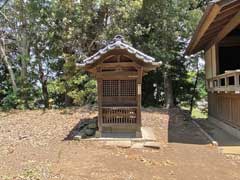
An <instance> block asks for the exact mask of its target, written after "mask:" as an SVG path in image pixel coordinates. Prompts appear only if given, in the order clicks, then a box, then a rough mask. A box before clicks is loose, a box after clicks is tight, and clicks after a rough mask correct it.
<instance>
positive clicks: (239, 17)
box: [206, 11, 240, 49]
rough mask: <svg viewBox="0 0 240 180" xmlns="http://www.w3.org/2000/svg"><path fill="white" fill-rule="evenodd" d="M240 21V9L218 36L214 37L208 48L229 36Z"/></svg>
mask: <svg viewBox="0 0 240 180" xmlns="http://www.w3.org/2000/svg"><path fill="white" fill-rule="evenodd" d="M239 23H240V11H239V12H238V13H237V14H236V15H235V16H234V17H233V18H232V19H231V20H230V21H229V23H227V25H225V27H224V28H223V29H222V30H221V31H220V32H219V33H218V34H217V36H216V38H214V39H213V40H212V41H211V42H210V43H209V44H208V46H207V47H206V49H208V48H210V47H211V46H212V45H213V44H216V43H218V42H220V41H221V40H222V39H223V38H224V37H226V36H227V34H228V33H230V32H231V31H232V30H233V29H234V28H235V27H237V26H238V25H239Z"/></svg>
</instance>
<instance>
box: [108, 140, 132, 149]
mask: <svg viewBox="0 0 240 180" xmlns="http://www.w3.org/2000/svg"><path fill="white" fill-rule="evenodd" d="M105 145H107V146H116V147H121V148H130V147H131V145H132V143H131V141H107V142H106V144H105Z"/></svg>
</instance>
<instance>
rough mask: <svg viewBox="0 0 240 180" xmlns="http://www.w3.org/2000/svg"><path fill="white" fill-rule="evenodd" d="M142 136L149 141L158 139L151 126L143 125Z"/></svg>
mask: <svg viewBox="0 0 240 180" xmlns="http://www.w3.org/2000/svg"><path fill="white" fill-rule="evenodd" d="M141 131H142V138H143V139H145V140H149V141H156V136H155V134H154V132H153V129H152V128H150V127H142V128H141Z"/></svg>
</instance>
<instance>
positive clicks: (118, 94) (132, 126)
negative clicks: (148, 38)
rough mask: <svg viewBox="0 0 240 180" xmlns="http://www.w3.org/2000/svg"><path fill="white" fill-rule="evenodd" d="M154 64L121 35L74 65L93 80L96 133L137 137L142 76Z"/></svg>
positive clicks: (157, 64) (156, 65) (139, 126)
mask: <svg viewBox="0 0 240 180" xmlns="http://www.w3.org/2000/svg"><path fill="white" fill-rule="evenodd" d="M154 61H155V59H154V58H152V57H150V56H148V55H146V54H144V53H142V52H140V51H138V50H136V49H134V48H133V47H131V46H130V45H129V44H128V43H126V42H125V41H124V38H123V37H122V36H115V38H114V39H113V40H112V41H111V42H110V43H109V44H108V45H107V46H106V47H105V48H103V49H100V50H99V51H98V52H97V53H95V54H94V55H93V56H91V57H89V58H87V59H85V60H84V61H83V63H82V64H77V66H78V67H83V68H84V69H85V70H86V71H88V72H90V73H92V74H93V75H94V77H95V78H96V79H97V86H98V90H97V91H98V110H99V114H98V127H99V131H100V133H102V132H136V136H139V135H137V134H139V132H140V128H141V86H142V77H143V76H144V75H146V74H147V73H148V72H149V71H152V70H154V69H156V67H158V66H159V65H160V63H158V62H154Z"/></svg>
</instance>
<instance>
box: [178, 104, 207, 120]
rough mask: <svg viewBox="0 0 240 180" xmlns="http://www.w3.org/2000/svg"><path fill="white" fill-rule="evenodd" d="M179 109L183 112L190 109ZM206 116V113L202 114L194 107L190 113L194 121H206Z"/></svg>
mask: <svg viewBox="0 0 240 180" xmlns="http://www.w3.org/2000/svg"><path fill="white" fill-rule="evenodd" d="M181 109H183V110H189V109H190V107H189V106H181ZM207 117H208V116H207V112H203V111H201V110H200V109H198V108H196V107H194V108H193V111H192V118H194V119H206V118H207Z"/></svg>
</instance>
